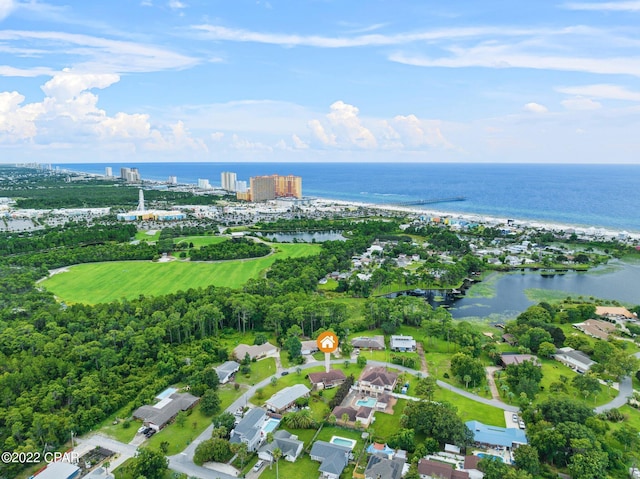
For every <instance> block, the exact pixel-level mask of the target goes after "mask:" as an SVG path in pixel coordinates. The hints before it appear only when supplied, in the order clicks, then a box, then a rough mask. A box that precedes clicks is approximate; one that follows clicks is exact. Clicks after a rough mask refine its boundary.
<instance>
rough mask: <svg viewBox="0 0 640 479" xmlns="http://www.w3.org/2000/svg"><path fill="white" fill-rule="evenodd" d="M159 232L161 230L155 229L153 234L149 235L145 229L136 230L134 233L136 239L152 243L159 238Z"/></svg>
mask: <svg viewBox="0 0 640 479" xmlns="http://www.w3.org/2000/svg"><path fill="white" fill-rule="evenodd" d="M160 232H161V230H157V231H156V232H155V233H154V234H152V235H150V234H147V231H138V232H137V233H136V239H137V240H138V241H149V242H152V243H153V242H156V241H158V240H159V239H160Z"/></svg>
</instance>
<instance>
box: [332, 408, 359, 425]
mask: <svg viewBox="0 0 640 479" xmlns="http://www.w3.org/2000/svg"><path fill="white" fill-rule="evenodd" d="M332 414H333V415H334V416H335V417H336V419H337V420H338V421H344V418H346V419H347V421H349V422H356V416H357V415H358V410H357V409H355V408H352V407H351V406H337V407H335V408H334V409H333V411H332ZM345 414H346V416H345Z"/></svg>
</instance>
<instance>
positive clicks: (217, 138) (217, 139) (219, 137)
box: [211, 131, 224, 142]
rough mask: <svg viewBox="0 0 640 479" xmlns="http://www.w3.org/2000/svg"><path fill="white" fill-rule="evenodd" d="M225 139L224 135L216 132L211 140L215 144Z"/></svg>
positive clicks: (212, 134)
mask: <svg viewBox="0 0 640 479" xmlns="http://www.w3.org/2000/svg"><path fill="white" fill-rule="evenodd" d="M223 138H224V133H222V132H221V131H216V132H215V133H211V139H212V140H213V141H215V142H220V141H222V139H223Z"/></svg>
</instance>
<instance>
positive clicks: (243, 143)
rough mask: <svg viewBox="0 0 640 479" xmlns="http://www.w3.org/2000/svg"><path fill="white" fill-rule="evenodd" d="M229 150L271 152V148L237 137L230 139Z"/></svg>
mask: <svg viewBox="0 0 640 479" xmlns="http://www.w3.org/2000/svg"><path fill="white" fill-rule="evenodd" d="M230 146H231V148H233V149H235V150H247V151H273V148H272V147H270V146H268V145H265V144H263V143H261V142H257V141H251V140H248V139H246V138H241V137H239V136H238V135H235V134H234V135H233V136H232V137H231V145H230Z"/></svg>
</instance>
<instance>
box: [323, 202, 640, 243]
mask: <svg viewBox="0 0 640 479" xmlns="http://www.w3.org/2000/svg"><path fill="white" fill-rule="evenodd" d="M316 201H318V202H320V203H323V204H326V205H331V204H337V205H342V206H356V207H363V208H371V209H378V210H388V211H398V212H404V213H411V214H424V215H429V216H439V217H447V218H452V219H454V220H458V221H469V222H472V223H480V224H485V225H507V223H509V222H510V223H511V226H514V227H518V228H532V229H538V230H541V229H544V230H549V231H554V232H560V231H565V232H566V231H567V230H574V231H575V233H576V234H593V236H606V237H611V238H617V239H619V236H620V235H621V234H624V235H626V239H631V240H636V241H640V232H635V231H628V230H620V229H614V228H607V227H604V226H598V227H596V226H589V225H579V224H568V223H556V222H553V221H545V220H529V219H525V218H503V217H497V216H490V215H483V214H481V213H457V212H451V211H439V210H432V209H423V208H419V207H417V206H416V207H409V206H395V205H385V204H380V203H364V202H356V201H346V200H333V199H329V198H317V199H316Z"/></svg>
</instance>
